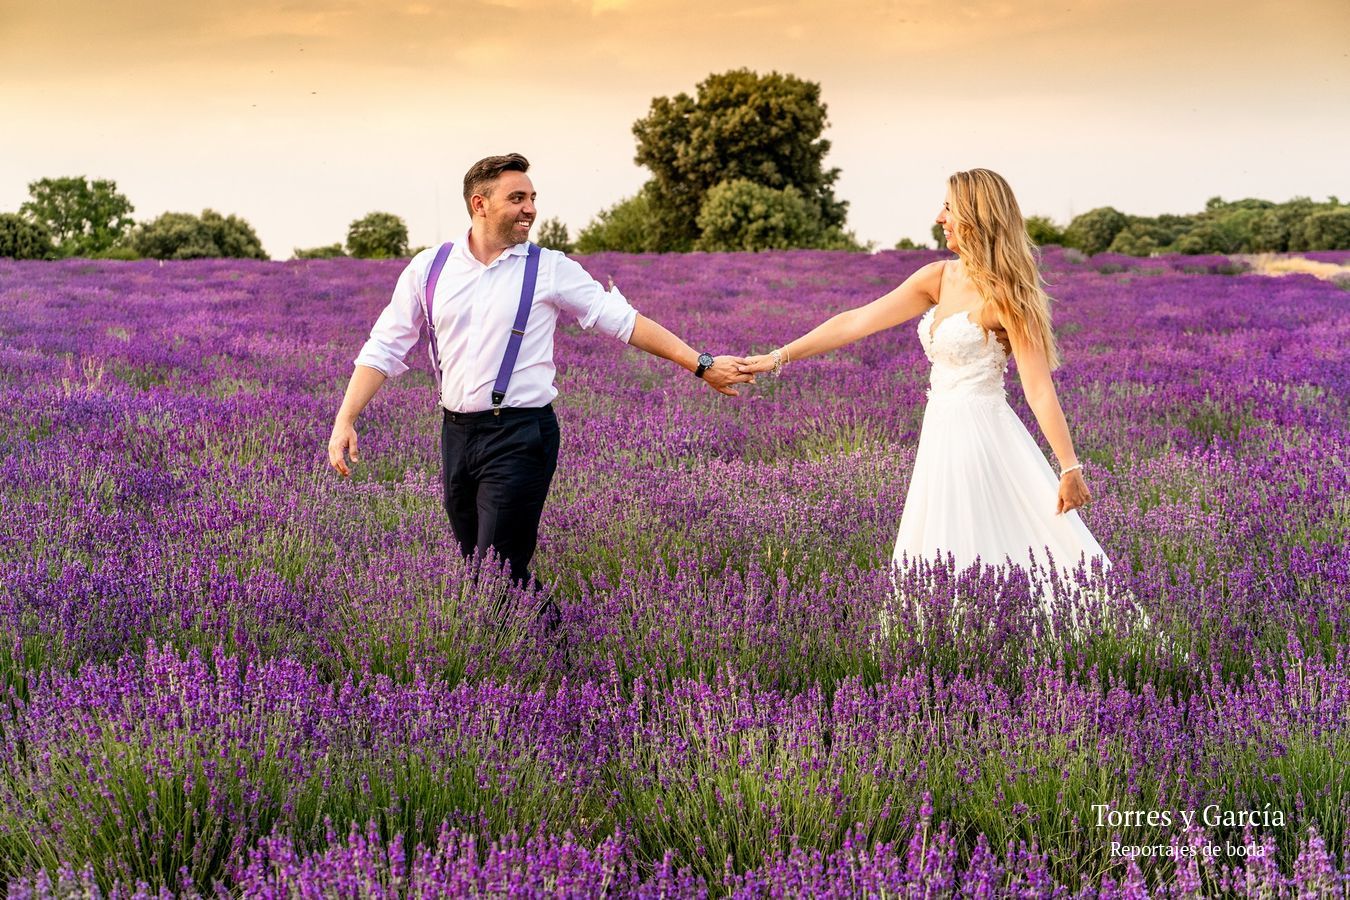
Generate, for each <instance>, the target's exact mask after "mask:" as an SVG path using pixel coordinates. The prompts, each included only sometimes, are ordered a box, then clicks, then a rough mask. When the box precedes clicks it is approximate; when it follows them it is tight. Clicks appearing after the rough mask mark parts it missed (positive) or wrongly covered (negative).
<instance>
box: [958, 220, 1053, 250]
mask: <svg viewBox="0 0 1350 900" xmlns="http://www.w3.org/2000/svg"><path fill="white" fill-rule="evenodd" d="M1026 224H1027V237H1029V238H1031V242H1032V243H1033V244H1035V245H1036V246H1038V247H1044V246H1046V245H1047V244H1060V245H1063V243H1064V232H1063V231H1061V230H1060V229H1059V228H1058V227H1057V226H1056V225H1055V223H1054V222H1051V221H1050V220H1049V219H1047V218H1046V217H1045V216H1031V217H1030V218H1029V219H1027V223H1026ZM939 228H941V226H939Z"/></svg>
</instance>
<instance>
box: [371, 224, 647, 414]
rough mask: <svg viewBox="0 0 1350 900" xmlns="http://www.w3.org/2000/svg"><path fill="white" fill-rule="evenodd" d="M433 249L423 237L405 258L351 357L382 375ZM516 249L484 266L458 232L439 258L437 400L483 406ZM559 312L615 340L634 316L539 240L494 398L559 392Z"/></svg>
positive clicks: (514, 292)
mask: <svg viewBox="0 0 1350 900" xmlns="http://www.w3.org/2000/svg"><path fill="white" fill-rule="evenodd" d="M437 249H438V247H428V248H427V249H426V250H423V251H422V252H421V253H419V254H417V255H416V256H414V257H413V258H412V260H410V261H409V263H408V266H407V268H405V269H404V270H403V274H402V275H400V276H399V279H398V284H397V285H396V286H395V287H394V295H393V297H391V298H390V300H389V305H388V306H386V307H385V308H384V312H382V313H380V317H379V319H378V320H376V322H375V327H374V328H372V329H371V332H370V340H368V341H366V343H365V346H363V347H362V348H361V352H360V353H359V354H358V355H357V357H356V364H357V365H362V366H370V367H371V368H372V369H378V370H379V371H381V372H383V373H384V374H385V375H386V376H388V377H390V378H396V377H398V376H399V375H402V374H403V373H404V372H406V371H408V367H407V365H405V364H404V362H403V359H404V357H406V356H407V355H408V351H409V350H411V349H412V347H413V345H414V344H416V343H417V338H418V335H419V334H420V333H421V329H422V322H423V315H422V294H423V292H424V291H425V290H426V283H427V274H428V271H429V270H430V268H431V261H432V259H434V258H435V256H436V251H437ZM525 254H526V245H525V244H517V245H516V246H514V247H511V248H509V249H507V250H505V251H503V252H502V254H501V256H499V257H497V258H496V259H495V260H493V261H492V262H491V263H489V264H488V265H486V266H485V265H483V264H482V263H480V262H479V261H478V260H477V259H475V258H474V256H473V254H472V253H470V252H469V236H468V234H467V233H466V234H465V235H464V237H462V238H460V239H459V240H457V241H455V246H454V249H453V250H451V251H450V255H449V256H448V257H447V258H446V260H445V268H444V269H442V270H441V275H440V278H439V280H437V282H436V296H435V297H434V298H433V299H434V302H433V303H432V305H431V318H432V323H433V325H434V326H435V329H436V346H437V349H438V350H439V352H440V359H441V405H442V406H444V407H445V408H446V409H448V410H450V411H451V412H481V411H483V410H486V409H491V408H492V386H493V384H495V383H496V381H497V372H498V370H499V369H500V368H501V364H502V357H503V356H505V355H506V342H507V340H508V339H509V338H510V336H511V328H512V326H513V325H514V324H515V319H516V311H517V310H518V309H519V307H520V289H521V285H522V283H523V281H524V278H525ZM563 312H567V313H569V314H570V315H572V316H575V317H576V320H577V322H578V323H579V324H580V325H581V327H582V328H585V329H588V330H589V329H595V330H597V331H600V332H601V333H603V334H608V335H612V336H613V337H616V338H618V339H619V340H621V341H623V342H624V343H627V342H628V339H629V338H630V337H631V336H632V334H633V325H634V323H635V322H637V310H635V309H634V308H633V307H632V306H631V305H630V304H629V303H628V300H627V299H625V298H624V296H623V294H621V293H619V292H618V291H617V290H609V291H606V290H605V289H604V288H603V287H601V286H600V284H599V282H597V281H596V280H595V279H593V278H592V277H591V276H590V275H588V274H586V270H585V269H583V268H582V267H581V266H580V265H579V264H578V263H577V262H576V261H574V260H571V259H568V258H567V256H565V255H564V254H562V253H559V252H558V251H556V250H549V249H546V248H542V247H541V248H540V250H539V278H538V281H537V282H536V284H535V291H534V303H533V305H532V306H531V307H530V318H529V322H528V323H527V324H526V326H525V336H524V338H523V339H522V340H521V343H520V355H519V356H518V357H517V358H516V367H515V371H514V372H513V373H512V375H511V384H510V386H509V387H508V388H507V392H506V399H505V400H504V401H503V403H502V405H503V406H527V407H528V406H545V405H547V404H549V403H551V402H553V398H554V397H556V396H558V391H557V389H556V388H554V387H553V375H554V372H555V371H556V369H555V367H554V365H553V331H554V328H555V326H556V325H557V321H558V315H559V314H560V313H563Z"/></svg>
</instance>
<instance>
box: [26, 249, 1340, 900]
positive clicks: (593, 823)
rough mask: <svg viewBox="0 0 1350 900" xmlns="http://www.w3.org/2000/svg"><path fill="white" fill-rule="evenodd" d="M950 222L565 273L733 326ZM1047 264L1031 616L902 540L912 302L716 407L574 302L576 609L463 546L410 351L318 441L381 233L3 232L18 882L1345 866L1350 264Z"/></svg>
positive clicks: (892, 266) (1301, 889) (1060, 259)
mask: <svg viewBox="0 0 1350 900" xmlns="http://www.w3.org/2000/svg"><path fill="white" fill-rule="evenodd" d="M937 256H938V254H936V253H927V252H908V253H900V252H890V253H881V254H877V255H873V256H867V255H862V254H831V253H824V252H810V251H794V252H789V253H763V254H758V255H734V254H733V255H704V254H693V255H684V256H680V255H669V256H621V255H606V256H594V257H589V258H584V259H583V262H584V264H585V265H586V266H587V268H588V269H589V270H590V271H591V272H592V273H593V274H595V275H596V276H597V277H599V278H601V279H602V280H603V279H605V278H606V277H607V276H612V277H613V279H614V281H615V283H616V284H617V285H619V287H620V288H621V289H622V290H623V291H624V293H625V295H626V296H628V297H629V298H631V299H632V301H633V303H634V305H635V306H636V307H637V308H638V309H639V310H640V311H641V312H643V313H645V314H647V315H649V316H652V317H653V318H655V319H656V320H657V321H659V322H662V323H663V324H665V325H667V326H669V327H671V328H672V330H674V331H676V332H677V333H679V334H680V335H681V336H682V337H685V338H686V339H687V340H689V341H690V343H692V344H694V345H695V346H697V347H699V348H700V349H702V348H705V347H706V348H708V349H710V350H712V351H713V352H732V353H750V352H764V351H766V350H768V349H770V348H772V347H774V346H778V345H779V344H780V343H783V342H786V341H787V340H789V339H791V338H793V337H795V336H797V335H798V334H800V333H801V332H802V331H804V330H806V329H807V328H809V327H811V326H812V325H814V324H816V323H818V322H819V321H821V320H823V319H824V318H826V317H828V316H829V315H831V314H832V313H834V312H837V311H839V310H841V309H843V308H845V307H847V306H851V305H856V304H858V303H860V302H863V301H866V300H869V299H871V298H873V297H875V296H877V295H879V294H881V293H883V292H885V291H886V290H888V289H889V288H890V287H892V286H893V285H895V284H897V283H898V282H899V281H901V280H902V279H903V278H904V277H906V276H907V275H908V274H909V273H911V272H912V271H914V270H915V269H916V268H918V267H919V266H920V265H922V264H924V263H926V262H928V261H930V260H931V259H934V258H937ZM1321 256H1322V257H1324V258H1326V259H1333V258H1334V260H1336V261H1342V262H1345V261H1350V253H1342V254H1339V255H1338V254H1322V255H1321ZM1045 266H1046V275H1047V279H1048V281H1049V283H1050V293H1051V295H1052V296H1054V297H1055V298H1056V300H1057V304H1056V307H1055V321H1056V327H1057V330H1058V332H1059V335H1060V341H1061V346H1062V348H1063V351H1064V356H1065V360H1066V363H1065V365H1064V367H1063V368H1062V369H1061V370H1060V371H1059V372H1058V373H1056V385H1057V387H1058V390H1059V393H1060V398H1061V401H1062V402H1063V405H1064V408H1065V412H1066V415H1067V417H1068V420H1069V424H1070V428H1071V429H1072V432H1073V436H1074V440H1075V443H1076V445H1077V447H1078V451H1079V454H1080V457H1081V458H1083V459H1084V460H1085V462H1086V463H1087V466H1088V481H1089V484H1090V485H1091V487H1092V489H1093V491H1094V494H1095V496H1096V501H1095V502H1094V503H1093V504H1092V505H1091V506H1090V507H1089V508H1087V509H1086V510H1085V511H1084V513H1083V515H1084V519H1085V521H1086V522H1087V524H1088V526H1089V527H1090V528H1091V529H1092V531H1093V533H1094V534H1095V535H1096V536H1097V538H1098V539H1099V540H1100V541H1101V544H1102V546H1103V547H1104V548H1105V549H1106V551H1107V553H1108V554H1109V555H1110V557H1111V559H1112V561H1113V563H1114V565H1113V567H1112V568H1111V569H1110V570H1109V572H1107V573H1105V574H1103V573H1100V572H1098V573H1082V579H1081V581H1082V582H1083V583H1082V584H1058V583H1056V584H1055V587H1054V590H1055V595H1056V598H1057V602H1056V607H1055V610H1054V621H1053V622H1051V623H1049V624H1050V626H1051V627H1046V625H1047V623H1046V622H1045V620H1044V614H1043V613H1042V612H1040V610H1039V607H1038V605H1037V604H1036V603H1034V602H1033V601H1032V600H1031V599H1030V597H1029V593H1028V591H1029V587H1030V585H1029V583H1028V575H1027V574H1026V573H1023V572H1020V571H1017V570H1013V571H1006V570H1003V569H1000V568H995V567H987V568H985V569H984V570H983V571H979V570H974V569H972V570H969V571H965V572H954V571H950V570H944V569H943V568H942V567H940V566H939V567H936V568H934V567H929V566H926V565H916V566H914V567H911V568H909V569H907V570H903V571H900V572H898V573H895V574H893V573H892V571H891V569H890V553H891V548H892V546H893V543H894V538H895V531H896V527H897V525H898V523H899V520H900V514H901V510H902V506H903V501H904V497H905V489H906V486H907V484H908V480H909V474H910V470H911V467H912V463H913V456H914V447H915V442H916V440H917V437H918V429H919V424H920V420H921V416H922V413H923V404H924V400H925V388H926V386H927V372H928V366H927V361H926V360H925V359H924V357H923V353H922V351H921V349H920V346H919V341H918V338H917V336H916V334H915V330H914V326H913V324H912V323H911V324H907V325H904V326H901V327H900V328H897V329H894V330H892V331H890V332H887V333H884V334H881V335H877V336H875V337H873V338H871V339H869V340H867V341H865V342H863V343H861V344H858V345H855V346H853V347H850V348H846V349H845V350H843V351H840V352H838V353H836V354H832V355H830V356H827V357H823V358H819V359H811V360H805V361H801V362H796V363H793V364H792V365H790V366H789V367H788V368H787V369H786V370H785V371H784V373H783V376H782V377H781V378H778V379H770V378H766V377H764V376H761V378H760V383H759V384H758V385H756V386H754V387H753V388H750V389H748V390H746V391H744V392H743V394H742V396H740V397H738V398H730V397H722V396H719V395H717V394H715V393H714V392H712V391H710V390H708V389H707V388H706V387H705V386H703V385H701V384H700V383H699V382H697V381H695V380H694V379H693V378H691V377H690V376H689V375H688V374H687V373H685V372H683V371H681V370H679V369H678V368H676V367H675V366H673V365H671V364H669V363H664V362H661V361H659V360H655V359H652V358H650V357H647V356H645V355H643V354H641V353H638V352H636V351H633V350H629V349H627V348H626V347H624V346H623V345H622V344H621V343H619V342H616V341H613V340H611V339H608V338H604V337H600V336H596V335H592V334H587V333H584V332H582V331H580V329H578V328H577V327H576V326H575V325H572V324H569V325H568V326H567V327H565V328H560V331H559V336H558V350H557V359H558V362H559V377H558V388H559V390H560V396H559V399H558V401H557V403H556V408H557V411H558V416H559V419H560V421H561V425H562V431H563V446H562V458H561V461H560V465H559V471H558V475H557V478H556V479H555V481H554V486H553V492H552V495H551V500H550V503H549V506H548V507H547V508H546V510H545V515H544V522H543V526H542V535H541V543H540V549H539V553H538V555H537V556H536V560H535V567H536V569H537V571H538V574H539V575H540V577H541V578H542V579H543V580H544V581H546V582H547V583H548V584H549V585H550V586H551V589H552V591H553V593H554V596H555V597H556V598H557V600H558V603H559V605H560V607H561V609H562V616H563V620H562V624H561V627H560V629H559V631H558V633H554V634H550V633H546V632H545V631H544V630H543V629H542V628H541V627H540V625H539V624H538V623H536V621H535V617H534V610H533V605H532V600H531V599H530V598H529V597H527V596H524V595H522V594H521V593H519V592H518V591H515V590H514V589H512V588H509V587H508V585H507V582H506V580H505V579H504V578H503V576H502V575H501V573H500V572H499V571H497V570H495V569H494V568H493V567H492V566H491V565H490V564H488V565H484V566H477V565H466V564H465V563H463V562H462V561H460V560H459V559H458V557H457V555H456V553H455V551H454V547H453V540H452V537H451V534H450V529H449V526H448V523H447V522H446V519H445V514H444V512H443V510H442V507H441V501H440V482H439V477H440V476H439V453H438V447H437V440H438V435H439V429H438V422H439V419H438V414H437V408H436V398H435V395H434V389H433V386H432V385H433V381H432V378H431V375H430V371H429V368H428V362H427V360H426V357H425V354H424V353H423V352H422V349H421V347H420V346H419V348H418V349H416V350H414V351H413V353H412V354H411V355H410V358H409V362H410V364H413V365H414V367H415V368H414V370H413V371H411V372H409V373H408V374H407V375H405V376H404V377H402V378H401V379H399V380H397V381H394V382H391V383H389V384H387V385H386V386H385V388H384V390H383V391H382V392H381V393H380V395H379V396H378V397H377V398H376V399H375V401H374V402H373V403H372V404H371V406H370V407H369V408H368V410H367V411H366V413H365V415H364V416H363V417H362V419H361V421H360V422H359V423H358V430H359V431H360V433H361V441H362V443H361V456H362V461H361V463H360V465H359V466H358V467H357V469H356V472H355V474H354V476H353V478H352V480H351V481H344V480H342V479H340V478H338V477H337V476H335V475H334V474H333V473H332V472H331V470H329V469H328V467H327V464H326V452H325V445H326V442H327V439H328V434H329V430H330V428H331V425H332V420H333V415H334V413H335V411H336V409H337V405H338V403H339V401H340V399H341V392H342V389H343V386H344V385H345V381H346V378H347V376H348V375H349V373H350V371H351V364H352V359H353V358H354V356H355V354H356V351H357V349H358V348H359V347H360V344H361V342H362V341H363V340H364V339H365V337H366V334H367V332H368V329H369V327H370V325H371V323H372V322H373V321H374V319H375V316H376V315H377V314H378V312H379V310H380V309H381V308H382V307H383V305H384V304H385V302H387V299H388V295H389V291H390V290H391V288H392V286H393V283H394V281H395V279H396V277H397V275H398V273H399V271H400V270H401V267H402V263H400V262H362V261H355V260H331V261H309V262H289V263H248V262H237V261H231V262H226V261H219V262H214V261H201V262H191V263H170V264H163V265H161V264H157V263H155V262H136V263H113V262H105V263H89V262H84V261H67V262H62V263H14V262H9V261H0V573H2V574H0V693H2V694H3V697H4V701H3V702H0V734H3V742H2V743H0V885H3V886H4V887H5V888H6V889H7V891H8V893H9V894H10V895H12V896H16V897H47V896H72V895H78V896H85V895H94V894H102V895H109V894H113V895H117V896H131V895H134V894H146V895H160V894H192V893H200V894H214V893H217V892H221V891H225V892H232V893H235V894H239V895H246V896H277V897H283V896H284V897H294V896H305V897H317V896H332V897H353V896H371V897H384V896H405V895H409V896H441V895H444V896H461V895H465V894H470V893H476V894H480V895H489V896H503V895H517V894H520V895H537V896H557V895H564V896H595V895H599V894H602V893H604V894H608V895H609V896H616V897H627V896H644V897H701V896H728V895H734V896H738V897H766V896H793V897H795V896H884V895H903V896H916V897H917V896H923V897H943V896H971V897H994V896H1005V895H1016V896H1020V897H1070V896H1072V897H1080V896H1081V897H1143V896H1153V897H1194V896H1206V895H1213V894H1218V893H1225V892H1226V893H1230V894H1235V895H1243V896H1286V895H1288V896H1295V895H1298V896H1318V895H1319V894H1321V895H1327V896H1333V895H1335V896H1340V895H1342V893H1343V892H1345V891H1346V890H1347V886H1350V880H1348V879H1347V874H1346V873H1347V872H1350V842H1347V824H1348V823H1350V549H1347V545H1350V540H1348V538H1350V499H1348V498H1350V491H1348V490H1347V487H1348V485H1347V481H1348V480H1350V476H1348V475H1347V465H1346V464H1347V456H1348V455H1350V405H1348V401H1347V398H1350V355H1347V352H1346V347H1348V346H1350V308H1348V307H1350V292H1347V291H1346V290H1345V289H1344V287H1342V286H1338V285H1337V284H1336V283H1334V282H1331V281H1319V280H1317V279H1315V278H1313V277H1311V276H1308V275H1291V276H1286V277H1282V278H1272V277H1264V276H1259V275H1251V274H1242V273H1241V265H1240V264H1239V263H1237V262H1235V261H1232V260H1227V259H1224V258H1219V257H1203V258H1196V257H1166V258H1157V259H1134V258H1129V257H1109V256H1098V257H1093V258H1091V259H1087V260H1084V259H1082V258H1081V257H1077V256H1069V255H1065V254H1064V253H1062V252H1060V251H1057V250H1054V251H1051V252H1049V253H1048V254H1047V257H1046V259H1045ZM560 324H561V323H560ZM1008 384H1009V397H1010V398H1011V401H1012V403H1013V405H1014V408H1015V409H1016V410H1017V411H1018V413H1019V414H1020V415H1021V416H1022V417H1023V419H1024V420H1025V421H1026V422H1027V424H1028V425H1029V426H1030V427H1031V428H1032V433H1033V434H1035V435H1036V436H1037V438H1038V439H1040V435H1039V431H1038V430H1037V429H1036V427H1035V423H1034V420H1033V418H1032V417H1031V415H1030V412H1029V411H1028V409H1027V407H1026V404H1025V403H1024V402H1023V400H1022V397H1021V392H1020V389H1019V388H1018V386H1017V383H1016V380H1015V376H1014V375H1012V374H1010V376H1009V382H1008ZM1042 445H1043V446H1044V443H1043V442H1042ZM1038 577H1039V576H1038ZM893 578H897V579H899V580H900V581H901V582H902V587H903V589H904V594H905V596H910V597H913V596H920V597H921V601H920V602H919V603H918V605H917V606H909V605H906V604H896V602H895V601H894V599H893V598H894V597H895V596H896V586H895V584H894V583H893V580H892V579H893ZM1136 603H1137V604H1138V605H1139V607H1141V608H1142V609H1143V610H1144V611H1145V612H1146V614H1147V620H1146V622H1142V621H1141V619H1140V618H1139V617H1137V616H1134V615H1131V614H1130V610H1131V609H1132V608H1133V605H1134V604H1136ZM1071 615H1077V616H1079V617H1081V618H1085V619H1086V622H1087V624H1086V625H1084V626H1082V627H1080V628H1078V629H1076V630H1075V629H1072V628H1068V627H1063V626H1065V625H1066V623H1067V621H1068V619H1069V617H1070V616H1071ZM1131 811H1137V812H1140V813H1141V814H1140V815H1137V816H1136V815H1126V814H1127V813H1130V812H1131ZM1149 811H1153V812H1154V813H1155V815H1153V816H1151V817H1150V816H1148V815H1147V813H1148V812H1149ZM1189 811H1195V818H1194V820H1193V821H1192V822H1191V823H1190V824H1185V823H1184V822H1183V821H1182V820H1181V819H1180V815H1179V814H1180V813H1184V812H1189ZM1159 812H1167V813H1169V816H1168V817H1167V818H1168V821H1162V820H1161V817H1160V816H1158V815H1156V813H1159ZM1277 814H1278V815H1277ZM1113 844H1115V845H1116V849H1113ZM1121 847H1126V848H1128V847H1135V848H1141V847H1142V848H1146V849H1148V852H1147V853H1142V852H1141V853H1138V854H1137V855H1129V854H1128V852H1122V851H1120V849H1119V848H1121ZM1211 847H1217V848H1218V851H1217V853H1214V854H1213V855H1211V854H1208V853H1205V852H1203V851H1204V850H1205V848H1211Z"/></svg>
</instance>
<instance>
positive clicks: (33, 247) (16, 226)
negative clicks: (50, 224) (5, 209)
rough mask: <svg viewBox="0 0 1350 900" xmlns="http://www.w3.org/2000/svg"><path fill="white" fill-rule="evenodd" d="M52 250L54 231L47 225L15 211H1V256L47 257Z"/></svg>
mask: <svg viewBox="0 0 1350 900" xmlns="http://www.w3.org/2000/svg"><path fill="white" fill-rule="evenodd" d="M52 250H53V248H52V233H51V232H50V231H48V230H47V227H46V226H45V225H42V224H41V223H39V222H32V221H29V220H28V219H25V218H24V217H23V216H19V215H15V214H14V213H0V257H9V258H11V259H47V258H48V257H50V256H51V255H52Z"/></svg>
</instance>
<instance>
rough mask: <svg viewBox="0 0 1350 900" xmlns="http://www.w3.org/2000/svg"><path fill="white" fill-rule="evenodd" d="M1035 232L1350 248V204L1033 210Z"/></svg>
mask: <svg viewBox="0 0 1350 900" xmlns="http://www.w3.org/2000/svg"><path fill="white" fill-rule="evenodd" d="M1027 234H1028V235H1029V236H1030V237H1031V239H1032V240H1033V241H1034V242H1035V243H1037V244H1039V245H1042V246H1044V245H1049V244H1058V245H1059V246H1062V247H1072V248H1074V249H1077V250H1081V251H1083V252H1084V253H1087V254H1094V253H1103V252H1107V253H1120V254H1124V255H1126V256H1151V255H1154V254H1163V253H1184V254H1200V253H1219V254H1225V255H1230V254H1235V253H1298V252H1302V251H1305V250H1350V206H1346V205H1343V204H1342V203H1341V202H1340V200H1339V199H1337V198H1336V197H1328V198H1327V199H1326V201H1325V202H1323V203H1315V202H1313V201H1312V200H1310V199H1308V198H1307V197H1295V198H1294V199H1292V200H1289V201H1287V202H1285V203H1274V202H1272V201H1270V200H1256V199H1252V198H1248V199H1245V200H1233V201H1227V200H1224V199H1223V198H1222V197H1211V198H1210V199H1209V201H1208V202H1206V203H1205V209H1204V211H1203V212H1198V213H1191V214H1189V215H1170V214H1164V215H1160V216H1131V215H1128V214H1126V213H1123V212H1121V211H1120V210H1118V209H1115V208H1114V207H1111V206H1102V207H1098V208H1097V209H1090V210H1088V211H1087V212H1085V213H1082V214H1081V215H1078V216H1075V217H1074V219H1073V221H1071V222H1070V223H1069V224H1068V225H1067V226H1066V227H1064V228H1060V227H1059V226H1058V225H1056V224H1055V223H1054V222H1052V221H1051V220H1050V219H1048V218H1045V217H1044V216H1030V217H1028V218H1027ZM933 240H934V241H936V242H937V246H938V247H942V246H945V241H944V240H943V237H942V227H941V226H940V225H938V226H934V228H933ZM903 245H909V246H911V247H912V246H913V242H912V241H909V240H907V239H906V240H905V241H902V242H901V245H898V246H899V247H901V248H903Z"/></svg>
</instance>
